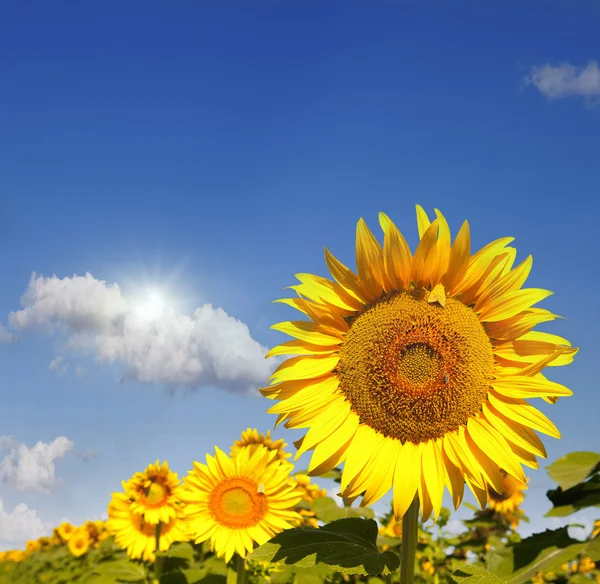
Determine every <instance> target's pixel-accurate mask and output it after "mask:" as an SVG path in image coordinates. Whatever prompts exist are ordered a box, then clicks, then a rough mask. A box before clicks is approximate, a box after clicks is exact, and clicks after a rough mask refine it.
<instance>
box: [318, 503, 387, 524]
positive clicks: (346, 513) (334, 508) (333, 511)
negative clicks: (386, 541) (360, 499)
mask: <svg viewBox="0 0 600 584" xmlns="http://www.w3.org/2000/svg"><path fill="white" fill-rule="evenodd" d="M312 510H313V511H314V512H315V513H316V514H317V517H318V518H319V519H320V520H321V521H324V522H325V523H331V522H332V521H335V520H336V519H345V518H346V517H366V518H367V519H373V518H374V517H375V513H374V512H373V509H370V508H368V507H341V506H340V505H338V504H337V503H336V502H335V500H334V499H332V498H331V497H319V498H318V499H315V501H314V502H313V504H312Z"/></svg>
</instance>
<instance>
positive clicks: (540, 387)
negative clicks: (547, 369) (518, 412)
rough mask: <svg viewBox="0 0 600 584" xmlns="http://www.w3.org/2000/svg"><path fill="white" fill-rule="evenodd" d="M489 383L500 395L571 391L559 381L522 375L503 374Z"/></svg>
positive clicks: (536, 394)
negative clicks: (503, 375)
mask: <svg viewBox="0 0 600 584" xmlns="http://www.w3.org/2000/svg"><path fill="white" fill-rule="evenodd" d="M490 385H491V386H492V387H493V388H494V389H495V390H496V392H498V393H499V394H501V395H505V396H506V397H524V398H533V397H542V396H558V397H561V396H569V395H573V392H572V391H571V390H570V389H569V388H568V387H565V386H564V385H562V384H560V383H555V382H554V381H548V380H547V379H540V378H538V377H526V376H522V375H514V376H512V375H511V376H508V375H507V376H505V377H501V378H499V379H494V380H492V381H491V382H490Z"/></svg>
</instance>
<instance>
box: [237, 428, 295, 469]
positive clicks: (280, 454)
mask: <svg viewBox="0 0 600 584" xmlns="http://www.w3.org/2000/svg"><path fill="white" fill-rule="evenodd" d="M260 445H263V446H265V447H266V448H267V449H269V450H275V451H276V452H277V458H278V459H279V460H281V461H282V462H285V463H286V464H289V465H291V466H293V464H292V463H291V462H290V461H288V460H287V459H288V458H290V456H292V455H291V453H289V452H286V451H285V447H286V446H287V444H286V443H285V442H284V441H283V439H281V438H280V439H279V440H273V439H272V438H271V431H270V430H267V433H266V434H260V433H259V432H258V430H257V429H256V428H248V429H246V430H244V431H243V432H242V436H241V439H240V440H236V441H235V442H234V443H233V446H232V447H231V452H230V456H236V455H237V454H238V453H239V452H240V450H241V449H242V448H250V450H251V451H252V452H254V450H256V448H258V447H259V446H260Z"/></svg>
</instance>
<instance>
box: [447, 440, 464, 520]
mask: <svg viewBox="0 0 600 584" xmlns="http://www.w3.org/2000/svg"><path fill="white" fill-rule="evenodd" d="M441 452H442V459H443V463H444V469H445V476H444V481H445V483H446V486H447V487H448V491H450V495H452V502H453V503H454V509H458V508H459V507H460V503H461V501H462V498H463V495H464V490H465V479H464V476H463V474H462V472H461V471H460V467H457V466H455V465H454V463H453V462H452V461H451V460H450V457H449V456H448V454H447V450H446V448H445V443H444V442H443V443H442V448H441Z"/></svg>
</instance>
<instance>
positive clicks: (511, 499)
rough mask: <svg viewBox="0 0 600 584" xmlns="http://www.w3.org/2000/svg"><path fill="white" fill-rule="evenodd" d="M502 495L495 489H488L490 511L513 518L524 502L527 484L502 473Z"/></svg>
mask: <svg viewBox="0 0 600 584" xmlns="http://www.w3.org/2000/svg"><path fill="white" fill-rule="evenodd" d="M502 474H503V475H504V478H503V479H502V491H503V492H502V493H497V492H496V491H494V489H492V488H489V489H488V506H489V508H490V509H492V510H493V511H495V512H496V513H500V514H501V515H507V516H509V517H510V516H511V515H512V513H514V511H516V510H517V509H518V507H519V505H520V504H521V503H522V502H523V501H524V499H525V494H524V493H523V491H526V490H527V488H528V487H527V484H526V483H524V482H522V481H519V480H517V479H516V478H515V477H513V476H510V475H509V474H506V473H502Z"/></svg>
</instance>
